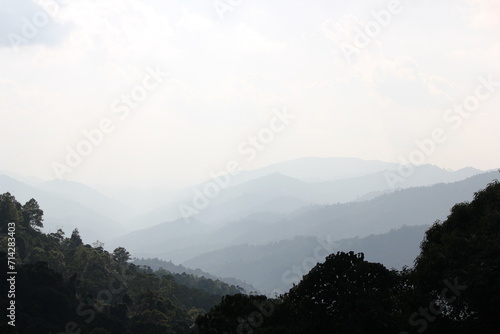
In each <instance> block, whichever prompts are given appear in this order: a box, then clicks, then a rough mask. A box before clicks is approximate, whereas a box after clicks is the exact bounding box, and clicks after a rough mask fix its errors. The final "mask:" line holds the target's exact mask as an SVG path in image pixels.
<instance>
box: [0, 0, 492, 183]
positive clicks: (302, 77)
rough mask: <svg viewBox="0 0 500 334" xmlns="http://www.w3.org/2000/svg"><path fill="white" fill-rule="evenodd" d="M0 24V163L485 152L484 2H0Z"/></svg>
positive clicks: (488, 156)
mask: <svg viewBox="0 0 500 334" xmlns="http://www.w3.org/2000/svg"><path fill="white" fill-rule="evenodd" d="M0 32H1V34H0V115H1V122H0V141H1V144H0V170H7V171H12V172H17V173H19V174H23V175H29V176H34V177H38V178H43V179H53V178H56V177H61V178H64V179H67V180H74V181H81V182H86V183H90V184H109V185H146V184H158V185H167V184H184V183H192V182H197V181H201V180H204V179H207V178H208V177H209V174H210V172H218V171H224V170H226V168H227V167H226V165H227V163H228V162H229V161H236V162H238V164H239V165H240V166H242V167H243V168H245V169H253V168H258V167H262V166H265V165H268V164H271V163H275V162H280V161H285V160H289V159H294V158H299V157H305V156H319V157H359V158H363V159H378V160H384V161H390V162H401V159H406V160H407V161H408V160H409V159H412V160H413V161H414V162H415V163H417V162H423V163H431V164H437V165H439V166H441V167H445V168H451V169H458V168H462V167H465V166H474V167H477V168H481V169H489V168H498V167H500V155H499V154H498V152H499V150H498V145H499V143H500V131H499V126H500V110H499V106H500V68H499V63H498V60H499V59H500V38H499V37H500V1H498V0H444V1H442V0H440V1H435V0H434V1H430V0H429V1H427V0H401V1H399V2H397V1H396V2H395V1H365V0H360V1H340V0H339V1H333V0H329V1H326V0H325V1H319V0H318V1H306V0H300V1H298V0H296V1H294V0H276V1H270V0H220V1H219V0H217V1H212V0H208V1H201V0H196V1H194V0H193V1H186V0H170V1H165V0H143V1H139V0H106V1H91V0H72V1H67V0H64V1H62V0H61V1H59V2H56V1H55V0H54V1H52V0H50V1H49V0H45V1H35V0H33V1H28V0H25V1H18V0H0ZM488 82H489V83H488ZM464 104H465V106H464ZM455 106H458V107H455ZM450 108H451V110H450ZM94 129H97V130H94ZM85 131H87V135H85V134H84V132H85ZM252 136H256V138H257V139H255V140H252V139H251V138H250V139H249V137H252ZM88 137H90V139H89V138H88ZM92 141H93V142H92ZM417 141H420V142H424V143H425V145H423V144H422V145H421V146H422V147H423V148H419V146H418V145H417V143H416V142H417ZM431 141H432V143H431ZM419 150H420V151H424V152H423V153H422V154H420V153H416V152H417V151H419Z"/></svg>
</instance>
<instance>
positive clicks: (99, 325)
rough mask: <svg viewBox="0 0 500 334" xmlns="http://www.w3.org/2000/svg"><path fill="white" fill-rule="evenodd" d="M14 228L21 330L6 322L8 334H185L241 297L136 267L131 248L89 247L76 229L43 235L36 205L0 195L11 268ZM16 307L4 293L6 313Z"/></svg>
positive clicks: (1, 240) (0, 241) (0, 225)
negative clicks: (230, 298) (225, 299)
mask: <svg viewBox="0 0 500 334" xmlns="http://www.w3.org/2000/svg"><path fill="white" fill-rule="evenodd" d="M9 223H14V224H15V235H14V236H15V239H16V240H15V250H16V257H15V258H16V259H15V265H16V271H17V276H16V283H15V306H16V317H15V325H16V326H15V327H13V326H10V325H8V321H10V319H9V318H4V319H2V324H1V325H0V328H1V332H2V333H22V334H25V333H94V334H96V333H186V332H188V331H189V328H190V326H192V325H193V322H194V320H195V318H196V317H197V316H198V315H199V314H202V313H204V312H206V311H208V310H209V309H210V308H211V307H212V306H214V305H215V304H217V303H218V302H219V301H220V300H221V297H222V296H223V295H231V294H236V293H240V292H242V290H241V289H240V288H238V287H235V286H229V285H227V284H225V283H223V282H221V281H213V280H210V279H207V278H199V277H196V276H194V275H192V274H181V275H180V274H172V273H170V272H169V271H166V270H164V269H161V270H156V271H154V270H152V269H151V268H150V267H148V266H143V265H141V266H137V265H134V264H131V263H129V260H130V254H129V253H128V251H127V250H126V249H124V248H122V247H118V248H116V249H115V250H114V251H113V252H112V253H110V252H108V251H106V250H104V249H103V248H102V247H100V246H99V244H98V243H97V245H94V246H91V245H86V244H84V243H83V242H82V239H81V238H80V235H79V232H78V230H77V229H75V230H74V231H73V232H72V234H71V235H70V236H69V237H67V236H65V234H64V232H63V231H62V230H58V231H57V232H56V233H50V234H44V233H41V232H40V228H42V227H43V211H42V210H41V209H40V208H39V206H38V204H37V202H36V201H35V200H34V199H32V200H30V201H28V202H27V203H26V204H24V205H21V204H20V203H19V202H18V201H16V199H15V198H14V197H13V196H12V195H10V194H9V193H5V194H2V195H0V245H1V248H0V261H1V262H2V263H4V264H7V260H8V259H7V257H8V255H9V254H8V252H9V250H8V245H9V244H8V242H9V240H8V238H10V237H11V236H12V235H9V230H8V226H9ZM10 225H12V224H10ZM11 230H12V229H11ZM9 256H10V255H9ZM4 268H6V267H5V266H4ZM6 273H7V271H6V270H3V271H2V273H1V281H2V282H6V280H7V278H8V277H7V276H6ZM2 286H4V284H3V283H2ZM4 292H6V290H4ZM9 300H10V299H9ZM9 300H8V299H7V293H3V292H2V294H1V296H0V302H1V305H2V309H4V310H5V309H7V306H8V303H9Z"/></svg>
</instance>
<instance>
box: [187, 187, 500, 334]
mask: <svg viewBox="0 0 500 334" xmlns="http://www.w3.org/2000/svg"><path fill="white" fill-rule="evenodd" d="M499 277H500V183H498V181H495V182H493V183H490V184H489V185H488V186H487V188H486V189H484V190H481V191H479V192H477V193H475V195H474V199H473V200H472V201H471V202H470V203H459V204H456V205H455V206H453V208H452V210H451V214H450V215H449V216H448V218H447V219H446V220H445V221H444V222H440V221H437V222H435V223H434V225H433V226H432V227H431V228H430V229H428V230H427V232H426V233H425V237H424V240H423V242H422V244H421V252H420V255H419V256H418V258H417V260H416V261H415V266H414V267H413V268H411V269H409V268H403V269H402V270H401V271H397V270H394V269H391V270H389V269H387V268H385V267H384V266H383V265H381V264H379V263H372V262H368V261H366V260H365V258H364V255H363V253H358V254H356V253H354V252H338V253H336V254H331V255H329V256H328V257H327V258H326V260H325V261H324V262H323V263H319V264H318V265H316V266H315V267H314V268H313V269H312V270H311V271H310V272H309V273H308V274H307V275H305V276H304V277H303V279H302V280H301V281H300V283H299V284H297V285H295V286H294V287H293V288H292V289H290V291H289V292H288V293H285V294H283V295H281V296H278V297H277V298H274V299H268V298H266V297H265V296H245V295H234V296H228V297H225V298H224V299H223V300H222V302H221V303H220V304H219V305H217V306H215V307H214V308H213V309H212V310H211V311H210V312H208V313H207V314H205V315H201V316H200V317H198V319H197V321H196V324H197V327H198V329H197V333H199V334H208V333H228V334H231V333H257V334H258V333H283V334H285V333H292V334H294V333H297V334H299V333H304V334H305V333H346V334H347V333H401V334H407V333H424V332H425V333H429V334H431V333H436V334H437V333H464V334H465V333H476V332H479V333H491V334H494V333H495V334H496V333H499V332H500V322H499V321H498V319H499V318H500V304H499V303H498V301H499V300H500V281H499Z"/></svg>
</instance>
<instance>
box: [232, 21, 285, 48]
mask: <svg viewBox="0 0 500 334" xmlns="http://www.w3.org/2000/svg"><path fill="white" fill-rule="evenodd" d="M234 39H235V42H236V43H237V45H238V46H239V47H240V48H241V49H242V50H244V51H246V52H251V53H265V52H272V51H276V50H282V49H284V48H285V43H282V42H277V41H273V40H271V39H269V38H267V37H265V36H263V35H261V34H259V33H258V32H257V31H255V30H253V29H251V28H250V27H249V26H247V25H246V24H245V23H239V24H238V25H237V26H236V27H235V28H234Z"/></svg>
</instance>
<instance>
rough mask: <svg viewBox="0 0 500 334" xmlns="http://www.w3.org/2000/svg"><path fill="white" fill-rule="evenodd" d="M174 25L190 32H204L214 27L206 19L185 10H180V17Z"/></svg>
mask: <svg viewBox="0 0 500 334" xmlns="http://www.w3.org/2000/svg"><path fill="white" fill-rule="evenodd" d="M176 25H177V26H178V27H180V28H184V29H187V30H190V31H198V32H199V31H205V30H209V29H210V28H212V27H213V26H214V23H213V22H212V21H211V20H210V19H209V18H207V17H205V16H203V15H201V14H199V13H192V12H190V11H189V9H187V8H183V9H182V17H181V18H180V19H179V21H177V23H176Z"/></svg>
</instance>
